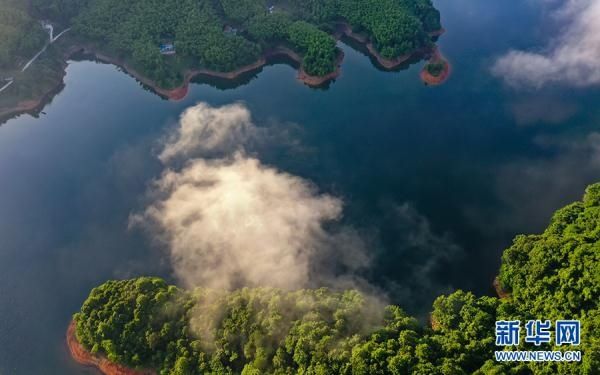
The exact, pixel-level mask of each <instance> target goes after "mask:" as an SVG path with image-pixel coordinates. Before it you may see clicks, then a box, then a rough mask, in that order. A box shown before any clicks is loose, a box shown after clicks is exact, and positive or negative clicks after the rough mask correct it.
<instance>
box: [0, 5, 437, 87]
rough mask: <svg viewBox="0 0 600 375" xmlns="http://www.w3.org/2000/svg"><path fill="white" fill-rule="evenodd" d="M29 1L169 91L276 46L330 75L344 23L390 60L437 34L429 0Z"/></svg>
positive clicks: (312, 71)
mask: <svg viewBox="0 0 600 375" xmlns="http://www.w3.org/2000/svg"><path fill="white" fill-rule="evenodd" d="M3 1H8V0H3ZM31 2H32V9H34V11H35V13H37V14H39V15H43V16H44V17H47V18H50V19H53V20H55V21H56V22H61V23H63V24H72V25H73V26H74V28H73V34H76V35H78V36H79V37H80V38H81V39H82V40H83V41H84V42H88V43H94V44H95V45H96V46H97V47H99V48H101V49H103V50H105V52H108V53H111V54H115V55H116V56H117V57H120V58H123V59H126V60H127V61H128V62H129V63H130V64H131V65H133V66H134V67H135V68H136V69H138V70H139V71H141V72H142V73H143V74H144V75H146V76H148V77H149V78H151V79H153V80H154V81H156V82H157V83H158V84H159V85H161V86H164V87H171V86H177V85H178V84H180V82H181V80H182V74H181V73H182V71H184V70H185V69H187V68H193V67H204V68H208V69H212V70H216V71H222V72H226V71H232V70H235V69H237V68H240V67H242V66H244V65H248V64H250V63H252V62H254V61H256V60H257V59H258V58H259V57H260V55H261V54H263V53H264V52H265V51H267V50H268V49H270V48H273V47H275V46H277V45H285V46H287V47H289V48H291V49H293V50H294V51H296V52H297V53H298V54H299V55H301V56H302V59H303V62H302V66H303V68H304V70H305V71H306V72H307V73H308V74H311V75H316V76H323V75H327V74H329V73H331V72H332V71H333V70H334V69H335V61H336V58H337V56H338V53H339V51H338V49H337V48H336V42H335V40H334V38H333V36H332V35H331V34H332V32H333V29H334V24H335V23H336V22H339V21H343V20H345V21H347V22H349V23H350V24H351V25H352V27H353V28H354V29H355V30H356V31H357V32H361V33H365V34H366V35H367V36H368V37H369V38H371V40H372V42H373V44H374V46H375V48H376V49H377V50H378V51H379V52H380V53H381V55H382V56H384V57H387V58H393V57H397V56H400V55H403V54H405V53H408V52H411V51H414V50H415V49H418V48H421V47H423V46H428V45H429V44H430V43H431V41H430V38H429V37H428V35H427V32H429V31H432V30H435V29H439V28H440V21H439V18H440V17H439V12H438V11H437V10H436V9H435V8H434V7H433V5H432V4H431V1H430V0H384V1H378V0H308V1H304V0H302V1H301V0H290V1H283V0H274V1H267V0H131V1H127V2H123V1H119V0H95V1H90V0H31ZM271 6H273V7H272V8H271ZM171 42H172V43H174V45H175V47H176V56H163V55H161V54H160V50H159V48H158V47H159V46H160V45H161V44H163V43H171Z"/></svg>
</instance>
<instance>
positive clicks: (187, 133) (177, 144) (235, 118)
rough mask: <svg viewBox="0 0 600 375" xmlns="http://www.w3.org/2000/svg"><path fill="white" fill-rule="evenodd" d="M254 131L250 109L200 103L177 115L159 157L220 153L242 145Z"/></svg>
mask: <svg viewBox="0 0 600 375" xmlns="http://www.w3.org/2000/svg"><path fill="white" fill-rule="evenodd" d="M257 131H258V130H257V128H256V126H254V124H252V121H251V115H250V111H248V109H247V108H246V107H245V106H243V105H242V104H240V103H236V104H231V105H227V106H223V107H220V108H212V107H210V106H208V105H207V104H204V103H200V104H198V105H196V106H194V107H191V108H189V109H187V110H186V111H185V112H184V113H183V114H182V115H181V118H180V121H179V127H178V128H177V129H176V130H175V131H174V132H173V133H172V134H171V135H170V136H169V137H168V140H167V141H166V144H165V145H164V149H163V150H162V152H161V153H160V155H159V159H160V160H161V161H162V162H163V163H165V164H168V163H169V162H171V161H173V160H174V159H176V158H184V159H189V158H190V157H197V156H202V157H206V156H212V155H214V154H220V155H222V154H224V153H229V152H231V151H232V150H236V149H241V148H243V146H244V144H245V143H246V142H248V141H249V140H250V139H251V138H253V137H254V136H256V133H257Z"/></svg>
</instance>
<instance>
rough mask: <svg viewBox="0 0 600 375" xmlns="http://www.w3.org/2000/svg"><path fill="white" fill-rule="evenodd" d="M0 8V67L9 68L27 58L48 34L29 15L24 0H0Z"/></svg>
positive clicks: (35, 50)
mask: <svg viewBox="0 0 600 375" xmlns="http://www.w3.org/2000/svg"><path fill="white" fill-rule="evenodd" d="M0 10H1V11H0V69H2V70H9V69H14V68H16V67H17V66H18V65H20V64H22V63H24V62H25V61H27V60H29V59H30V58H31V57H32V56H33V55H34V54H35V53H36V52H37V51H38V50H39V49H40V48H42V47H43V45H44V43H45V42H46V40H47V38H48V36H47V34H46V32H45V31H44V30H43V29H42V26H41V24H40V23H39V22H37V21H36V20H35V19H33V18H32V17H31V16H30V14H29V12H28V9H27V3H26V2H24V1H22V0H0ZM2 78H5V77H2V75H1V74H0V79H2ZM0 86H2V82H0Z"/></svg>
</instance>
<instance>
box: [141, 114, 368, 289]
mask: <svg viewBox="0 0 600 375" xmlns="http://www.w3.org/2000/svg"><path fill="white" fill-rule="evenodd" d="M257 134H259V131H258V128H257V127H256V126H255V125H254V124H253V123H252V119H251V115H250V112H249V111H248V110H247V109H246V108H245V107H244V106H243V105H241V104H234V105H228V106H223V107H220V108H212V107H209V106H208V105H205V104H198V105H197V106H195V107H192V108H190V109H188V110H186V111H185V112H184V113H183V115H182V116H181V118H180V121H179V127H178V128H177V129H175V130H174V131H173V133H172V134H171V135H170V136H169V137H167V140H166V141H165V144H164V147H163V149H162V151H161V152H160V154H159V159H160V160H161V161H162V162H163V163H164V165H165V171H164V173H163V174H162V176H161V177H160V178H159V179H158V180H157V181H155V182H154V184H153V186H152V189H151V192H150V195H151V196H152V197H153V199H154V200H153V202H152V203H151V204H150V205H149V206H148V207H147V208H146V209H145V211H144V212H142V213H140V214H138V215H134V216H132V218H131V223H132V224H134V225H136V224H142V225H143V226H145V227H146V228H148V229H149V231H150V232H152V233H153V234H155V235H156V236H157V238H159V239H160V240H161V241H163V242H164V243H165V244H166V245H167V247H168V249H169V254H170V259H171V262H172V266H173V269H174V272H175V274H176V276H177V277H178V278H179V279H180V280H181V281H182V282H183V283H184V284H185V285H186V286H189V287H193V286H200V285H201V286H204V287H213V288H219V289H231V288H236V287H241V286H273V287H279V288H284V289H296V288H301V287H305V286H309V284H310V282H311V281H312V280H313V278H312V277H311V275H313V273H314V272H315V271H316V270H318V269H320V270H321V271H322V270H323V269H322V267H320V266H319V264H317V263H321V262H322V261H329V262H331V260H327V258H329V257H330V256H331V257H333V256H335V257H337V258H336V260H335V262H333V263H337V265H338V266H340V265H341V266H342V267H343V268H344V269H345V270H348V271H349V272H350V273H352V272H353V271H355V270H357V269H360V268H362V267H366V266H367V265H368V263H369V258H368V256H367V255H366V252H365V249H364V246H363V244H362V241H361V240H360V238H359V236H357V235H355V234H354V232H353V230H352V229H351V228H343V229H342V230H337V231H334V230H327V229H325V226H326V225H327V224H329V223H334V222H336V221H338V220H339V219H340V218H341V216H342V206H343V203H342V200H341V199H339V198H336V197H333V196H330V195H327V194H320V193H319V192H318V191H317V189H316V187H315V186H313V185H312V184H311V183H310V182H309V181H307V180H304V179H302V178H299V177H296V176H293V175H290V174H288V173H285V172H281V171H279V170H277V169H275V168H273V167H270V166H266V165H263V164H262V163H261V162H260V161H259V160H258V159H256V158H253V157H250V156H248V155H247V154H246V152H245V150H244V144H245V142H246V141H248V140H249V139H250V138H251V137H254V136H256V135H257ZM191 155H194V156H196V158H192V159H189V160H187V159H188V157H190V156H191ZM206 155H211V156H214V155H218V157H216V158H212V159H211V158H209V157H208V156H206ZM182 160H187V161H185V162H182ZM177 162H180V164H181V163H183V166H182V167H181V168H178V167H177V166H173V165H174V164H178V163H177ZM341 248H343V249H344V250H343V251H344V253H343V256H342V257H340V256H339V255H340V254H339V253H336V252H337V251H338V250H337V249H341ZM334 268H336V267H334ZM329 272H331V271H329ZM315 277H316V278H318V279H319V280H327V279H328V280H329V281H332V280H334V276H333V275H329V274H327V271H326V272H325V273H320V274H319V275H315Z"/></svg>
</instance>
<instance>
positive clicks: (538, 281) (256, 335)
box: [74, 184, 600, 375]
mask: <svg viewBox="0 0 600 375" xmlns="http://www.w3.org/2000/svg"><path fill="white" fill-rule="evenodd" d="M598 275H600V184H595V185H592V186H590V187H588V189H587V190H586V194H585V196H584V198H583V200H582V201H579V202H575V203H573V204H571V205H569V206H567V207H565V208H563V209H560V210H558V211H557V212H556V213H555V214H554V216H553V218H552V220H551V222H550V225H549V226H548V228H547V229H546V230H545V231H544V232H543V233H542V234H539V235H520V236H517V237H516V238H515V240H514V243H513V245H512V246H511V247H510V248H508V249H507V250H505V252H504V255H503V257H502V266H501V269H500V274H499V281H500V286H501V287H502V288H503V289H504V293H505V294H506V297H505V298H502V299H500V298H495V297H487V296H484V297H477V296H475V295H473V294H472V293H469V292H464V291H456V292H454V293H452V294H450V295H445V296H440V297H439V298H438V299H437V300H436V301H435V302H434V304H433V309H432V312H431V315H430V324H428V325H424V324H421V323H420V322H418V321H417V320H416V319H415V318H413V317H410V316H408V315H407V314H406V313H405V312H404V311H403V310H402V309H401V308H400V307H399V306H394V305H391V306H387V307H383V306H379V305H378V304H377V303H375V302H374V301H373V300H372V299H370V298H369V297H368V296H364V295H362V294H360V293H359V292H357V291H353V290H349V291H343V292H337V291H332V290H328V289H315V290H299V291H281V290H277V289H270V288H256V289H248V288H245V289H241V290H235V291H217V290H209V289H203V288H198V289H195V290H192V291H186V290H183V289H180V288H177V287H175V286H170V285H168V284H167V283H166V282H165V281H163V280H161V279H158V278H138V279H132V280H125V281H109V282H107V283H105V284H103V285H101V286H99V287H97V288H95V289H93V290H92V292H91V294H90V296H89V297H88V299H87V300H86V301H85V303H84V304H83V306H82V308H81V311H80V312H79V313H77V314H75V315H74V319H75V321H76V324H77V330H76V332H77V338H78V339H79V341H80V342H81V343H82V345H83V346H84V347H86V348H87V349H88V350H90V351H91V352H93V353H97V354H104V355H106V356H107V357H108V358H109V359H110V360H112V361H115V362H118V363H122V364H125V365H128V366H132V367H138V368H153V369H156V370H158V371H159V373H160V374H162V375H167V374H169V375H176V374H177V375H179V374H204V373H213V374H244V375H251V374H353V375H363V374H364V375H372V374H374V375H377V374H382V375H383V374H393V375H400V374H423V375H432V374H444V375H446V374H479V375H484V374H486V375H489V374H498V375H500V374H515V375H516V374H543V375H545V374H548V375H549V374H590V375H591V374H596V373H597V370H598V369H599V368H600V310H599V307H600V278H599V277H598ZM515 319H519V320H523V321H524V320H528V319H548V320H555V319H579V320H581V327H582V333H581V337H582V338H581V341H582V342H581V345H580V346H577V347H570V348H568V347H567V349H570V350H581V351H582V352H583V358H582V362H580V363H563V362H552V363H516V362H512V363H508V362H507V363H500V362H496V361H495V360H494V351H496V350H501V349H499V347H497V346H495V333H494V328H495V322H496V321H498V320H515ZM514 349H517V348H514ZM518 349H519V350H565V348H564V347H561V348H558V347H555V346H554V343H551V344H544V345H543V346H541V347H536V346H534V345H533V344H530V343H526V342H524V341H523V340H521V343H520V344H519V346H518Z"/></svg>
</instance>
